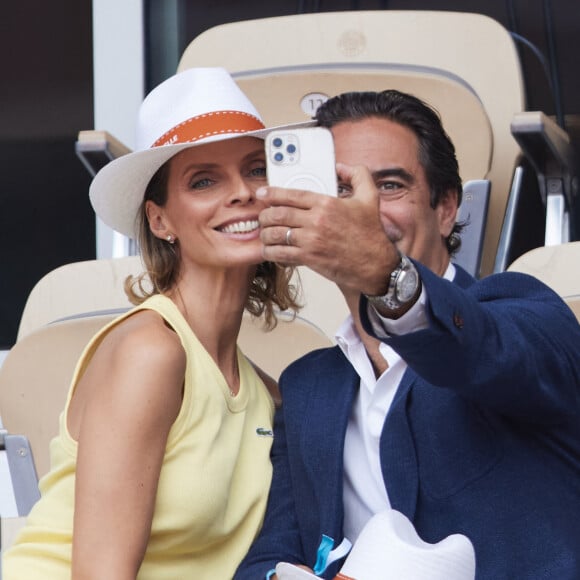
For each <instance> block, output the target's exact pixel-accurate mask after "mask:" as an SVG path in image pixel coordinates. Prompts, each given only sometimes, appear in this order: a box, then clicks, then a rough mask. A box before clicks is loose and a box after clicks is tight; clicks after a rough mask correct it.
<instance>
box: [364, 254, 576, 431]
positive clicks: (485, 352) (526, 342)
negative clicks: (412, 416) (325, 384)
mask: <svg viewBox="0 0 580 580" xmlns="http://www.w3.org/2000/svg"><path fill="white" fill-rule="evenodd" d="M415 264H416V266H417V269H418V271H419V273H420V276H421V280H422V282H423V284H424V286H425V289H426V291H427V296H428V304H427V309H428V312H427V314H428V318H429V327H428V328H427V329H424V330H419V331H416V332H412V333H409V334H406V335H400V336H387V337H386V338H385V337H380V336H377V338H379V339H380V340H382V341H383V342H385V343H386V344H388V345H389V346H391V347H392V348H393V349H394V350H395V351H397V352H398V353H399V354H400V356H401V357H402V358H403V359H404V360H405V361H406V362H407V364H408V365H409V367H410V368H411V369H413V370H414V371H415V372H416V373H417V374H418V375H419V376H420V377H421V378H422V379H424V380H425V381H426V382H427V383H429V384H431V385H433V387H434V388H436V387H440V388H448V389H453V390H454V391H456V392H457V393H459V394H460V395H461V396H464V397H466V398H468V399H470V400H472V401H474V402H476V403H477V404H478V405H481V406H483V407H487V408H489V409H490V410H493V411H495V412H499V413H502V414H505V415H509V416H511V417H513V418H520V419H522V420H526V421H532V422H539V423H546V424H550V423H554V422H556V423H559V422H561V421H563V420H566V419H569V418H570V417H572V416H576V417H577V416H578V413H579V412H580V325H579V324H578V321H577V320H576V318H575V317H574V315H573V313H572V312H571V311H570V309H569V308H568V307H567V306H566V304H565V303H564V302H563V301H562V299H561V298H560V297H559V296H558V295H557V294H556V293H555V292H553V291H552V290H551V289H550V288H548V287H547V286H546V285H545V284H543V283H542V282H540V281H539V280H537V279H535V278H533V277H532V276H528V275H526V274H518V273H512V272H504V273H501V274H495V275H492V276H488V277H486V278H483V279H482V280H480V281H477V282H475V281H472V282H473V283H470V284H469V285H468V286H467V287H462V286H461V285H460V284H457V283H454V282H449V281H448V280H445V279H443V278H441V277H439V276H437V275H435V274H434V273H433V272H431V271H430V270H429V269H427V268H425V267H424V266H422V265H421V264H418V263H416V262H415ZM368 308H369V305H368V302H367V301H366V299H365V298H364V297H362V298H361V304H360V312H361V318H362V322H363V326H364V328H365V330H366V331H367V332H368V333H369V334H371V335H373V334H374V333H373V329H372V326H371V324H370V321H369V318H368V313H367V309H368Z"/></svg>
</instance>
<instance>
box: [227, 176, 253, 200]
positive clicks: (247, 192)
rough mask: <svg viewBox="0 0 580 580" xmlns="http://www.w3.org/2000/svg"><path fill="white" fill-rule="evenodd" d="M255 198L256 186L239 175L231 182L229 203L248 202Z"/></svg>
mask: <svg viewBox="0 0 580 580" xmlns="http://www.w3.org/2000/svg"><path fill="white" fill-rule="evenodd" d="M255 200H256V187H254V185H253V184H251V183H248V182H247V181H246V180H245V179H243V178H242V177H240V178H239V179H237V180H236V181H235V183H233V184H232V194H231V196H230V203H232V204H235V203H248V202H252V201H255Z"/></svg>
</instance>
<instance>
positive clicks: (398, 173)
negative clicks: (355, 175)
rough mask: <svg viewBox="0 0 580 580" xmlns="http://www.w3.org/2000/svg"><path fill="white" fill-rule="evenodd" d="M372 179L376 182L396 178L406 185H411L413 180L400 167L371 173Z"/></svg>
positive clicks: (411, 176)
mask: <svg viewBox="0 0 580 580" xmlns="http://www.w3.org/2000/svg"><path fill="white" fill-rule="evenodd" d="M372 175H373V179H374V180H375V181H376V180H378V179H384V178H385V177H398V178H400V179H402V180H403V181H406V182H407V183H413V182H414V181H415V178H414V177H413V175H411V174H410V173H409V172H408V171H406V170H405V169H403V168H402V167H392V168H389V169H379V170H378V171H373V174H372Z"/></svg>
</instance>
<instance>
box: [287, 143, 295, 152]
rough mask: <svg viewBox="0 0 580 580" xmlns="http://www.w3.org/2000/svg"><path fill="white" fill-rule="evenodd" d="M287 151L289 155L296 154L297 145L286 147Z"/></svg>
mask: <svg viewBox="0 0 580 580" xmlns="http://www.w3.org/2000/svg"><path fill="white" fill-rule="evenodd" d="M286 151H288V153H296V145H292V143H291V144H290V145H288V147H286Z"/></svg>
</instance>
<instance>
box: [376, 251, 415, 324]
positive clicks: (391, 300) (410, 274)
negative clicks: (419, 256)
mask: <svg viewBox="0 0 580 580" xmlns="http://www.w3.org/2000/svg"><path fill="white" fill-rule="evenodd" d="M399 256H400V260H399V263H398V264H397V266H396V267H395V269H394V270H393V271H392V272H391V274H390V275H389V279H388V284H387V291H386V293H385V294H383V295H381V296H372V295H368V294H365V296H366V298H367V300H368V302H369V304H370V305H371V306H373V308H375V310H376V311H377V312H378V313H379V314H380V315H381V316H384V317H387V318H399V317H400V316H402V315H403V314H405V312H407V311H408V310H409V309H410V308H411V307H412V306H413V304H415V302H416V301H417V299H418V298H419V296H420V295H421V287H422V285H421V278H420V276H419V272H418V271H417V269H416V268H415V265H414V264H413V262H412V261H411V260H410V259H409V258H408V257H407V256H405V254H402V253H399Z"/></svg>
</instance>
